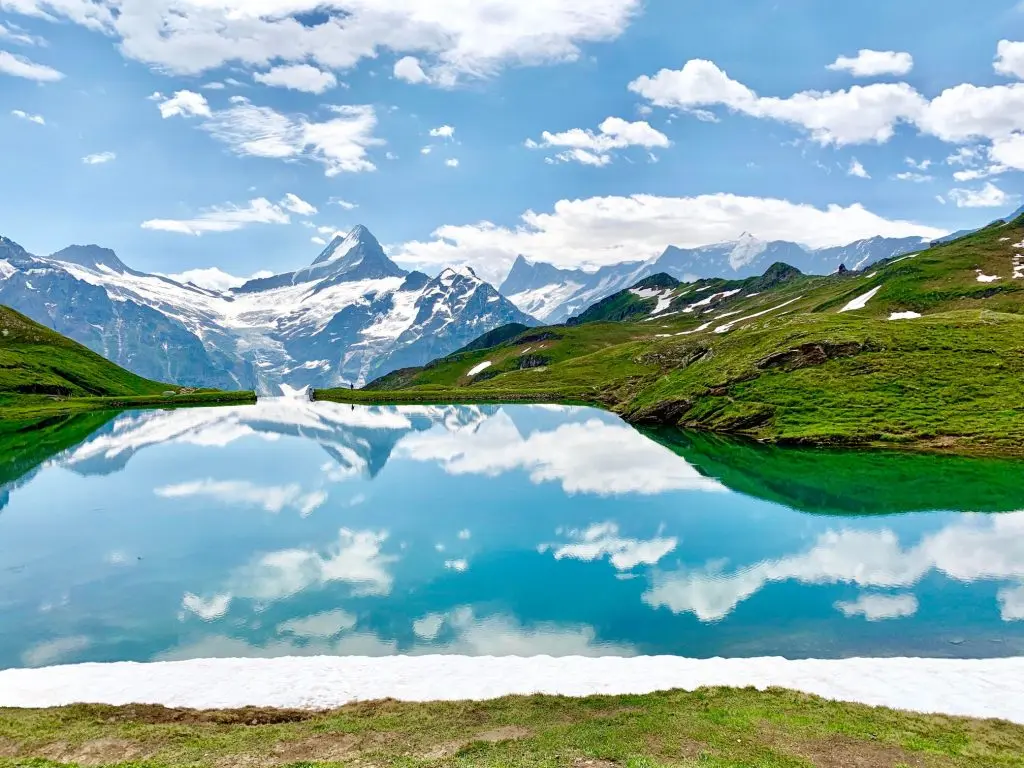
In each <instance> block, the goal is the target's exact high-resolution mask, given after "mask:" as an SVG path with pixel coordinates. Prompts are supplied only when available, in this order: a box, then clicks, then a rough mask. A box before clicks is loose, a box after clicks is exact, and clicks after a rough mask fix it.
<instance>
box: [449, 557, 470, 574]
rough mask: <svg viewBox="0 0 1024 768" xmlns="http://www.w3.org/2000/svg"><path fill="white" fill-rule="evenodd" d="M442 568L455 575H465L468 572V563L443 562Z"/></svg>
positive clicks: (464, 561) (462, 561)
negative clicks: (453, 572)
mask: <svg viewBox="0 0 1024 768" xmlns="http://www.w3.org/2000/svg"><path fill="white" fill-rule="evenodd" d="M444 567H445V568H447V569H448V570H449V571H455V572H456V573H465V572H466V571H468V570H469V562H468V561H466V560H445V561H444Z"/></svg>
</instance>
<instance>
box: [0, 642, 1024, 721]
mask: <svg viewBox="0 0 1024 768" xmlns="http://www.w3.org/2000/svg"><path fill="white" fill-rule="evenodd" d="M1022 679H1024V657H1012V658H999V659H974V660H953V659H925V658H877V659H866V658H854V659H840V660H825V659H803V660H786V659H782V658H751V659H743V658H732V659H721V658H718V659H686V658H681V657H657V656H647V657H634V658H619V657H597V658H584V657H578V656H574V657H564V658H552V657H546V656H542V657H531V658H521V657H467V656H391V657H380V658H363V657H325V656H319V657H283V658H275V659H254V658H248V659H237V658H235V659H196V660H190V661H175V662H151V663H135V662H117V663H109V664H98V663H91V664H78V665H71V666H63V667H47V668H41V669H8V670H4V671H0V707H13V708H33V709H35V708H48V707H59V706H66V705H70V704H78V703H89V704H106V705H113V706H123V705H128V704H154V705H163V706H167V707H183V708H188V709H199V710H209V709H238V708H243V707H251V706H257V707H271V708H281V709H304V710H317V711H319V710H330V709H336V708H339V707H342V706H345V705H347V704H352V703H355V702H365V701H378V700H384V699H393V700H398V701H403V702H437V701H465V700H475V701H483V700H493V699H499V698H504V697H507V696H517V695H526V696H528V695H535V694H546V695H553V696H567V697H588V696H594V695H627V694H635V695H641V694H649V693H655V692H664V691H673V690H684V691H694V690H697V689H703V688H747V687H754V688H757V689H758V690H762V691H763V690H765V689H768V688H782V689H787V690H792V691H798V692H801V693H805V694H811V695H815V696H820V697H822V698H824V699H828V700H833V701H840V702H849V703H857V704H866V705H869V706H876V707H877V706H881V707H888V708H892V709H897V710H903V711H907V712H916V713H922V714H941V715H950V716H961V717H972V718H983V719H985V718H995V719H1001V720H1007V721H1010V722H1014V723H1019V724H1024V696H1021V695H1020V690H1019V681H1020V680H1022Z"/></svg>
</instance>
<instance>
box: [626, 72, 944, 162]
mask: <svg viewBox="0 0 1024 768" xmlns="http://www.w3.org/2000/svg"><path fill="white" fill-rule="evenodd" d="M629 89H630V90H631V91H633V92H635V93H638V94H640V95H641V96H643V97H644V98H646V99H647V100H648V101H650V102H651V103H652V104H654V105H656V106H660V107H670V108H673V107H674V108H681V109H693V108H697V107H710V106H716V105H721V106H725V107H728V108H729V109H731V110H733V111H735V112H740V113H742V114H746V115H749V116H750V117H756V118H767V119H772V120H779V121H782V122H787V123H792V124H795V125H799V126H801V127H803V128H805V129H806V130H808V131H810V133H811V137H812V138H813V139H814V140H815V141H817V142H818V143H819V144H823V145H827V144H835V145H837V146H842V145H844V144H861V143H867V142H872V141H874V142H885V141H888V140H889V139H890V138H892V136H893V132H894V130H895V127H896V125H897V124H899V123H901V122H914V121H915V120H916V119H917V118H918V117H919V115H920V114H921V112H922V111H923V110H924V109H925V107H926V106H927V102H926V101H925V99H924V98H923V97H922V96H921V95H920V94H919V93H918V92H917V91H915V90H914V89H913V88H911V87H910V86H909V85H907V84H906V83H872V84H871V85H866V86H859V85H858V86H854V87H852V88H850V89H849V90H847V91H835V92H828V91H826V92H820V91H804V92H802V93H797V94H794V95H792V96H790V97H788V98H784V99H783V98H775V97H761V96H758V95H757V94H756V93H754V91H752V90H751V89H749V88H748V87H747V86H745V85H743V84H742V83H739V82H737V81H735V80H733V79H731V78H730V77H729V76H728V75H727V74H726V73H725V72H723V71H722V70H721V69H719V68H718V67H717V66H716V65H715V64H714V63H713V62H710V61H706V60H703V59H693V60H691V61H688V62H687V63H686V64H685V65H684V66H683V68H682V69H681V70H671V69H663V70H661V71H660V72H658V73H657V74H656V75H654V76H653V77H648V76H647V75H643V76H641V77H639V78H637V79H636V80H634V81H633V82H631V83H630V84H629Z"/></svg>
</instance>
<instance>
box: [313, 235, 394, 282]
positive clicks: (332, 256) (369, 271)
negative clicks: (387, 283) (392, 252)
mask: <svg viewBox="0 0 1024 768" xmlns="http://www.w3.org/2000/svg"><path fill="white" fill-rule="evenodd" d="M405 274H406V273H405V271H404V270H402V269H401V268H400V267H399V266H398V265H397V264H395V263H394V262H393V261H391V259H389V258H388V257H387V254H385V253H384V249H383V248H381V245H380V243H379V242H377V238H375V237H374V236H373V235H372V234H371V233H370V230H368V229H367V228H366V227H364V226H363V225H362V224H357V225H356V226H354V227H352V229H351V230H349V232H348V234H347V235H344V236H342V235H340V234H339V235H337V236H336V237H335V238H334V239H333V240H331V242H330V243H328V244H327V247H326V248H324V249H323V251H321V252H320V255H319V256H317V257H316V260H315V261H314V262H313V263H312V264H311V265H310V266H308V267H306V268H305V269H300V270H299V271H298V272H296V273H295V277H294V282H296V283H304V282H309V281H310V280H322V279H324V278H328V277H329V278H333V279H341V280H346V281H352V280H372V279H377V278H382V277H404V276H405Z"/></svg>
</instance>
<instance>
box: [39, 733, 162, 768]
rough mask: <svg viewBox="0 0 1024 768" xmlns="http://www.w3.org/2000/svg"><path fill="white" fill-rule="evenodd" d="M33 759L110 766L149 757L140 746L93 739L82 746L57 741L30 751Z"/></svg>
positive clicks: (117, 740)
mask: <svg viewBox="0 0 1024 768" xmlns="http://www.w3.org/2000/svg"><path fill="white" fill-rule="evenodd" d="M32 752H33V754H32V756H33V757H45V758H47V759H50V760H54V761H56V762H59V763H77V764H78V765H110V764H112V763H126V762H129V761H131V760H141V759H144V758H146V757H148V756H149V751H148V750H147V749H146V748H145V747H144V746H143V745H142V744H138V743H136V742H133V741H125V740H124V739H95V740H93V741H86V742H84V743H82V744H68V743H67V742H62V741H57V742H54V743H53V744H47V745H45V746H43V747H40V748H39V749H37V750H33V751H32Z"/></svg>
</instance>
